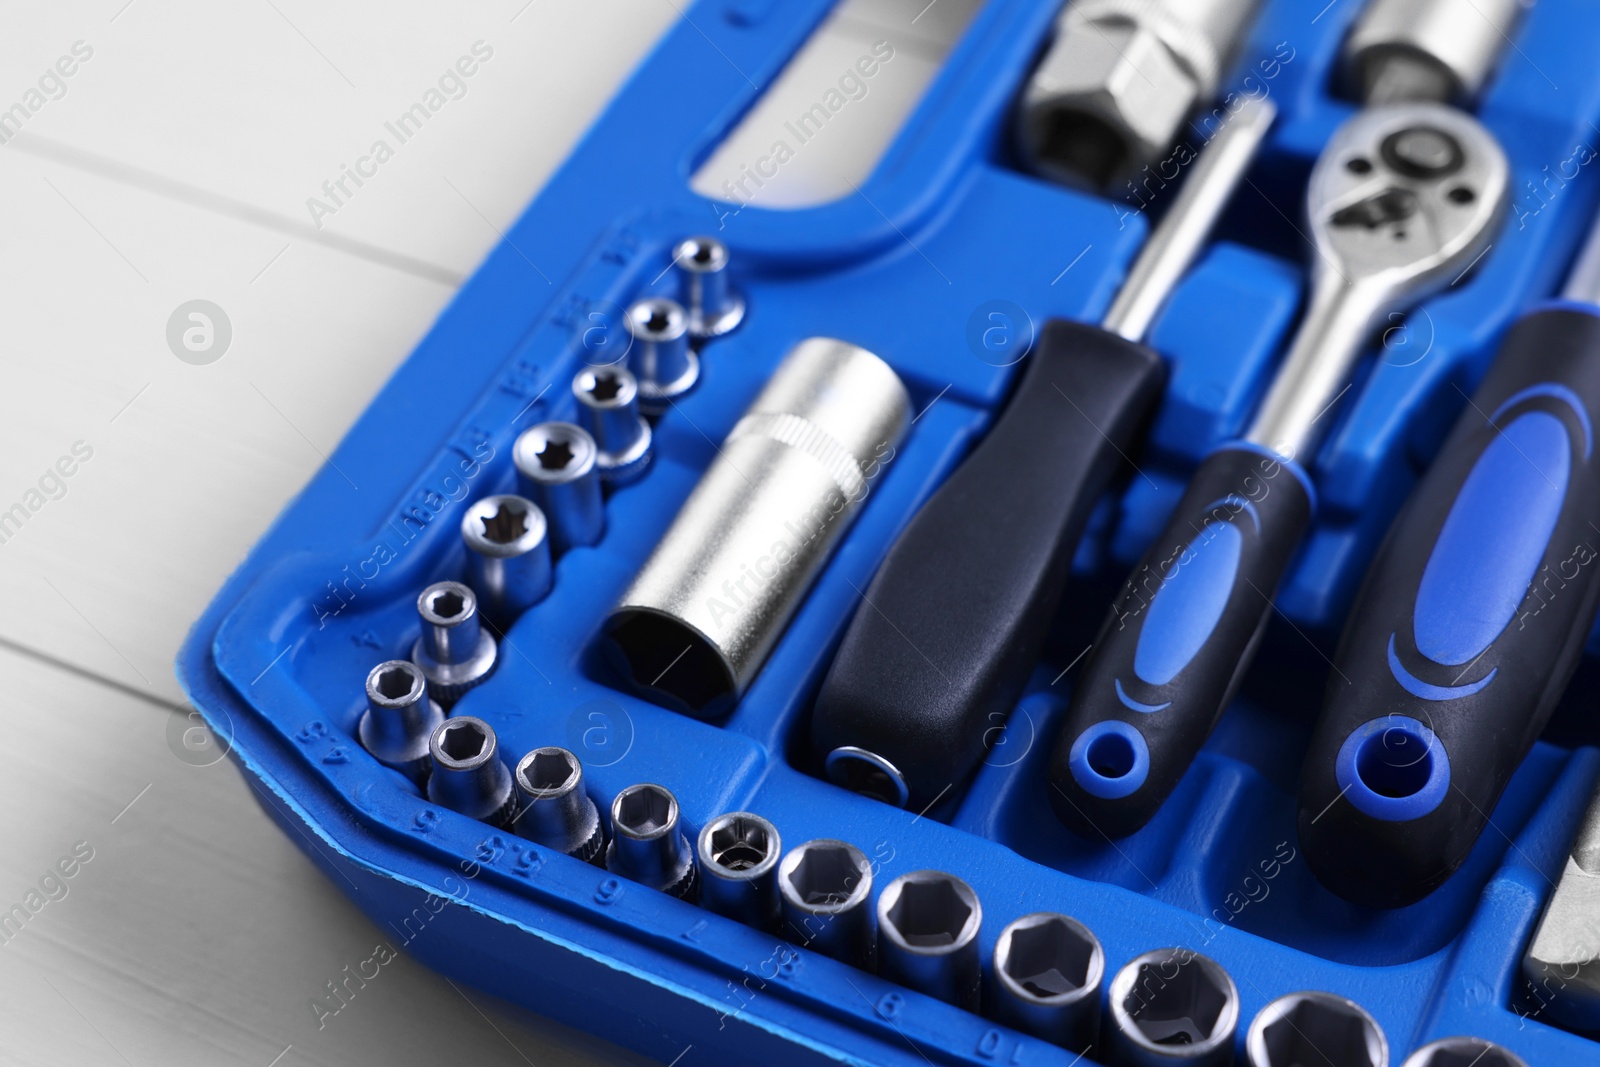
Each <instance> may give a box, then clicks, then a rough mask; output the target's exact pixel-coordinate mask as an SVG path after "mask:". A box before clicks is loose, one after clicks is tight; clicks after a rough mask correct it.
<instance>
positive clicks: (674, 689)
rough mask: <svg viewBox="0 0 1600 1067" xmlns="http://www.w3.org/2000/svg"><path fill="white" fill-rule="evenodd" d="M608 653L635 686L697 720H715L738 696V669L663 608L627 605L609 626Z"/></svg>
mask: <svg viewBox="0 0 1600 1067" xmlns="http://www.w3.org/2000/svg"><path fill="white" fill-rule="evenodd" d="M604 647H605V652H606V656H607V658H608V659H610V660H611V662H612V665H613V666H614V667H616V668H617V670H618V671H619V672H620V673H621V674H622V675H623V676H624V677H625V678H626V679H627V680H628V681H629V682H630V683H632V685H633V686H634V687H635V688H636V689H638V690H640V691H641V692H644V693H646V694H647V695H649V696H650V697H651V698H652V699H659V700H662V701H664V702H665V703H666V704H667V705H668V706H670V707H674V708H678V709H679V710H682V711H684V712H686V713H687V714H689V715H693V716H695V717H696V718H702V719H704V718H713V717H716V716H718V715H720V714H722V713H723V712H725V711H728V710H730V709H731V708H732V706H733V703H734V701H735V700H736V699H737V698H738V686H737V684H736V682H735V680H734V677H733V670H732V669H731V668H730V667H729V666H728V663H727V661H725V660H724V659H723V658H722V654H721V653H720V652H719V651H718V650H717V647H716V645H715V644H713V643H712V642H711V641H710V640H709V639H708V638H707V637H706V636H705V635H704V634H702V633H700V632H699V631H698V630H696V629H694V628H693V627H691V626H688V625H686V624H685V623H683V622H681V621H680V620H678V619H674V618H671V617H670V616H667V615H663V614H661V613H659V612H655V611H648V610H644V609H639V608H624V609H621V610H619V611H617V612H616V613H615V614H613V615H612V616H611V619H610V620H609V621H608V622H607V625H606V635H605V643H604Z"/></svg>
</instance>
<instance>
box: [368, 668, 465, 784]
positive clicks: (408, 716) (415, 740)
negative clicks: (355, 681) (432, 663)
mask: <svg viewBox="0 0 1600 1067" xmlns="http://www.w3.org/2000/svg"><path fill="white" fill-rule="evenodd" d="M441 722H444V709H442V708H441V707H439V705H438V703H437V702H436V701H435V700H434V699H433V698H432V697H430V696H429V695H428V681H427V678H426V677H424V676H423V673H422V668H421V667H418V666H417V665H416V664H415V663H408V662H406V661H405V660H403V659H392V660H388V661H387V662H384V663H380V664H378V665H377V666H376V667H374V668H372V670H371V672H369V673H368V674H367V710H366V711H364V712H362V713H361V722H360V724H359V725H358V726H357V728H356V734H357V736H359V737H360V738H361V745H362V747H363V748H365V749H366V750H367V751H368V752H370V753H372V754H373V755H374V756H376V757H377V759H378V762H380V763H382V764H383V765H384V766H386V767H392V768H394V769H395V770H397V771H399V772H401V773H402V774H404V775H405V776H406V777H408V778H410V779H411V780H412V781H414V782H416V783H417V784H418V785H421V784H422V783H423V782H425V781H427V778H428V739H429V738H430V737H432V736H433V731H434V729H435V728H437V727H438V725H439V724H440V723H441Z"/></svg>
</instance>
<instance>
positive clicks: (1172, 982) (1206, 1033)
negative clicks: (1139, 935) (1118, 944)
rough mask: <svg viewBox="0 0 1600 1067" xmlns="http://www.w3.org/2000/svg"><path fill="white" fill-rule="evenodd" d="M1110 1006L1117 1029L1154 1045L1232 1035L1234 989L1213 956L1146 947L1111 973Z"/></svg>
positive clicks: (1218, 1041) (1215, 1041) (1214, 1042)
mask: <svg viewBox="0 0 1600 1067" xmlns="http://www.w3.org/2000/svg"><path fill="white" fill-rule="evenodd" d="M1111 1010H1112V1013H1113V1015H1114V1016H1115V1017H1116V1019H1117V1022H1118V1025H1119V1028H1120V1029H1121V1031H1122V1032H1123V1033H1124V1034H1125V1035H1126V1036H1127V1037H1128V1038H1129V1039H1130V1040H1132V1041H1133V1042H1134V1043H1135V1044H1137V1045H1143V1046H1145V1047H1147V1048H1150V1049H1154V1050H1164V1049H1172V1048H1178V1047H1196V1046H1207V1047H1210V1046H1220V1045H1222V1044H1223V1043H1225V1042H1229V1041H1232V1039H1233V1032H1234V1027H1235V1026H1236V1025H1237V1023H1238V1019H1239V993H1238V990H1237V989H1235V988H1234V985H1233V979H1231V978H1229V977H1228V974H1227V972H1226V971H1224V970H1223V969H1222V968H1221V967H1220V966H1219V965H1218V964H1217V963H1216V962H1214V961H1213V960H1210V959H1207V958H1206V957H1205V956H1201V955H1198V954H1196V953H1193V952H1189V951H1187V950H1184V949H1159V950H1157V951H1155V952H1147V953H1145V954H1144V955H1143V956H1140V957H1139V958H1138V959H1136V960H1134V961H1133V962H1132V963H1129V964H1128V965H1127V966H1126V967H1124V968H1123V969H1122V970H1121V971H1120V972H1118V974H1117V980H1116V981H1115V982H1114V983H1113V985H1112V990H1111Z"/></svg>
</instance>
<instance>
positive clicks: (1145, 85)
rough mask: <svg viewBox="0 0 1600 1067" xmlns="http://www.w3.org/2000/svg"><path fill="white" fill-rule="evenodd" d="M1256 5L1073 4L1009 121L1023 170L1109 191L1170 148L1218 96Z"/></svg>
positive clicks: (1151, 0) (1096, 0)
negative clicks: (1203, 105)
mask: <svg viewBox="0 0 1600 1067" xmlns="http://www.w3.org/2000/svg"><path fill="white" fill-rule="evenodd" d="M1259 7H1260V0H1075V2H1073V3H1071V4H1068V5H1067V7H1066V8H1065V9H1064V10H1063V11H1062V13H1061V15H1060V17H1059V18H1058V20H1057V23H1056V26H1057V32H1056V38H1055V41H1054V43H1052V44H1051V46H1050V48H1049V49H1048V50H1047V51H1046V52H1045V55H1044V58H1043V59H1042V60H1041V61H1040V63H1039V66H1038V67H1037V69H1035V71H1034V73H1033V76H1032V77H1031V78H1030V79H1029V81H1028V86H1027V88H1026V90H1024V92H1023V95H1022V102H1021V104H1020V105H1019V106H1018V110H1017V117H1016V128H1017V142H1018V147H1019V150H1020V152H1021V155H1022V159H1023V162H1024V163H1025V164H1026V165H1028V166H1029V167H1031V168H1032V169H1033V170H1035V171H1036V172H1038V173H1039V174H1041V175H1043V176H1045V177H1047V178H1051V179H1052V180H1055V181H1058V182H1062V183H1063V184H1068V185H1076V186H1081V187H1088V188H1092V189H1111V190H1115V189H1116V188H1117V187H1119V186H1121V185H1122V184H1123V183H1124V182H1125V181H1127V180H1129V179H1130V178H1132V177H1133V176H1134V175H1136V174H1137V173H1138V172H1139V171H1140V170H1141V169H1142V168H1144V167H1146V166H1149V165H1151V164H1154V163H1157V162H1159V161H1160V159H1161V158H1162V157H1163V156H1164V155H1165V154H1166V153H1167V151H1168V150H1169V149H1170V148H1171V147H1172V144H1173V141H1174V139H1175V138H1176V136H1177V133H1178V130H1179V128H1180V127H1181V126H1182V124H1183V122H1184V120H1185V119H1186V118H1188V117H1189V115H1190V114H1191V113H1193V112H1194V110H1195V109H1196V108H1197V107H1198V106H1199V105H1200V104H1201V103H1203V102H1205V101H1207V100H1209V99H1210V98H1211V97H1212V96H1213V95H1215V93H1216V91H1217V85H1218V82H1219V79H1220V78H1221V75H1222V72H1223V71H1224V70H1225V69H1226V68H1227V66H1228V64H1229V63H1230V62H1231V61H1232V58H1233V54H1234V53H1235V51H1236V50H1237V48H1238V45H1239V42H1240V40H1241V39H1242V38H1243V36H1244V33H1245V30H1246V29H1247V27H1248V26H1249V24H1250V22H1251V20H1252V19H1253V18H1254V17H1255V14H1256V11H1257V10H1258V9H1259Z"/></svg>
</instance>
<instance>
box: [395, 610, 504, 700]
mask: <svg viewBox="0 0 1600 1067" xmlns="http://www.w3.org/2000/svg"><path fill="white" fill-rule="evenodd" d="M417 614H418V615H420V616H422V636H421V637H419V638H417V642H416V644H414V645H413V646H411V662H413V663H415V664H416V665H417V666H418V667H421V668H422V673H423V675H424V676H426V677H427V679H428V692H429V693H430V695H432V697H433V699H435V700H437V701H438V702H439V706H440V707H441V708H444V709H445V710H446V711H449V710H450V708H451V707H452V706H454V704H455V702H456V701H458V700H460V699H461V697H462V696H463V695H464V694H465V693H466V692H467V690H469V689H472V688H473V687H474V686H478V685H482V684H483V683H484V682H485V681H487V680H488V678H489V675H491V674H493V673H494V668H495V662H496V657H497V655H498V650H497V648H496V646H495V641H494V636H493V635H492V634H489V633H487V632H486V631H485V630H484V629H483V626H482V624H481V623H480V621H479V619H478V597H477V594H475V593H473V591H472V590H471V589H468V588H467V587H466V586H464V585H462V584H461V583H460V582H435V583H433V584H432V585H430V586H428V588H426V589H424V590H423V591H422V595H421V596H419V597H417Z"/></svg>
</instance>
